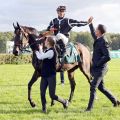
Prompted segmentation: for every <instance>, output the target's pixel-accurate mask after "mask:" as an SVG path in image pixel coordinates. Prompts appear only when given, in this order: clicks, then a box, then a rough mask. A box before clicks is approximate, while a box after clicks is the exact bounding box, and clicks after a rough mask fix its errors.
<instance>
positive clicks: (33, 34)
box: [13, 23, 91, 107]
mask: <svg viewBox="0 0 120 120" xmlns="http://www.w3.org/2000/svg"><path fill="white" fill-rule="evenodd" d="M13 27H14V33H15V36H14V48H13V54H14V55H16V56H18V55H20V54H21V53H22V50H23V48H24V47H25V46H26V43H28V44H29V46H30V48H31V49H32V65H33V67H34V73H33V75H32V78H31V80H30V81H29V83H28V100H29V102H30V105H31V106H32V107H35V106H36V105H35V103H34V102H33V100H32V98H31V88H32V85H33V84H34V83H35V82H36V81H37V80H38V78H39V77H40V76H41V64H42V61H40V60H38V59H37V57H36V54H35V50H39V44H40V43H42V42H43V41H44V40H45V37H46V36H47V34H49V33H51V31H48V32H44V33H43V34H42V35H41V37H40V36H38V31H37V30H36V29H35V28H32V27H27V26H20V25H19V24H18V23H17V25H16V26H15V25H14V23H13ZM25 41H27V42H25ZM75 47H76V49H77V51H78V53H79V55H80V56H81V59H82V60H81V61H82V62H81V61H80V62H75V63H73V64H65V63H64V64H63V65H62V68H63V70H66V71H67V74H68V79H69V83H70V88H71V91H70V95H69V99H68V100H69V102H71V101H72V99H73V96H74V91H75V86H76V82H75V79H74V72H75V70H77V69H78V68H79V69H80V71H81V72H82V73H83V75H84V76H85V77H86V78H87V80H88V82H89V84H90V80H91V74H90V67H91V53H90V50H89V49H88V47H86V46H84V45H83V44H81V43H77V44H76V45H75ZM56 71H57V72H60V71H58V66H56ZM51 105H54V101H53V100H52V102H51Z"/></svg>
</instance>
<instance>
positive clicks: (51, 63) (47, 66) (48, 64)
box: [41, 48, 56, 77]
mask: <svg viewBox="0 0 120 120" xmlns="http://www.w3.org/2000/svg"><path fill="white" fill-rule="evenodd" d="M48 50H53V52H54V56H53V57H52V58H51V59H48V58H46V59H44V60H43V63H42V69H41V76H42V77H50V76H52V75H56V52H55V50H54V48H50V49H48ZM48 50H46V51H45V52H47V51H48Z"/></svg>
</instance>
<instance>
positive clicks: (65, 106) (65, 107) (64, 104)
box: [63, 100, 69, 109]
mask: <svg viewBox="0 0 120 120" xmlns="http://www.w3.org/2000/svg"><path fill="white" fill-rule="evenodd" d="M68 105H69V102H68V100H65V103H63V107H64V109H67V108H68Z"/></svg>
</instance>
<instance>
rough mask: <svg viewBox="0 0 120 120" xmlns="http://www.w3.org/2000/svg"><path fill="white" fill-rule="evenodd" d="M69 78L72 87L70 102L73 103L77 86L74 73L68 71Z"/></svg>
mask: <svg viewBox="0 0 120 120" xmlns="http://www.w3.org/2000/svg"><path fill="white" fill-rule="evenodd" d="M68 78H69V82H70V87H71V92H70V96H69V102H71V101H72V99H73V95H74V90H75V85H76V83H75V80H74V71H68Z"/></svg>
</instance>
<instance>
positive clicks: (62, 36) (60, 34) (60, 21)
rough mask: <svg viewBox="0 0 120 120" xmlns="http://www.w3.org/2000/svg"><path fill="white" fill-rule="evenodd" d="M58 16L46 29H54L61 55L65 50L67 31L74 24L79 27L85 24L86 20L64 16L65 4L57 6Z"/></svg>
mask: <svg viewBox="0 0 120 120" xmlns="http://www.w3.org/2000/svg"><path fill="white" fill-rule="evenodd" d="M56 11H57V14H58V17H57V18H54V19H53V20H52V21H51V22H50V24H49V26H48V28H47V30H48V31H54V35H55V36H56V40H57V43H58V44H60V46H61V49H62V51H63V53H62V55H63V56H64V53H65V51H66V49H65V46H66V44H67V43H68V39H69V33H70V31H71V29H72V28H73V27H75V26H77V27H81V26H85V25H87V24H88V23H87V21H77V20H74V19H69V18H66V17H65V12H66V6H59V7H58V8H57V9H56Z"/></svg>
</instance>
